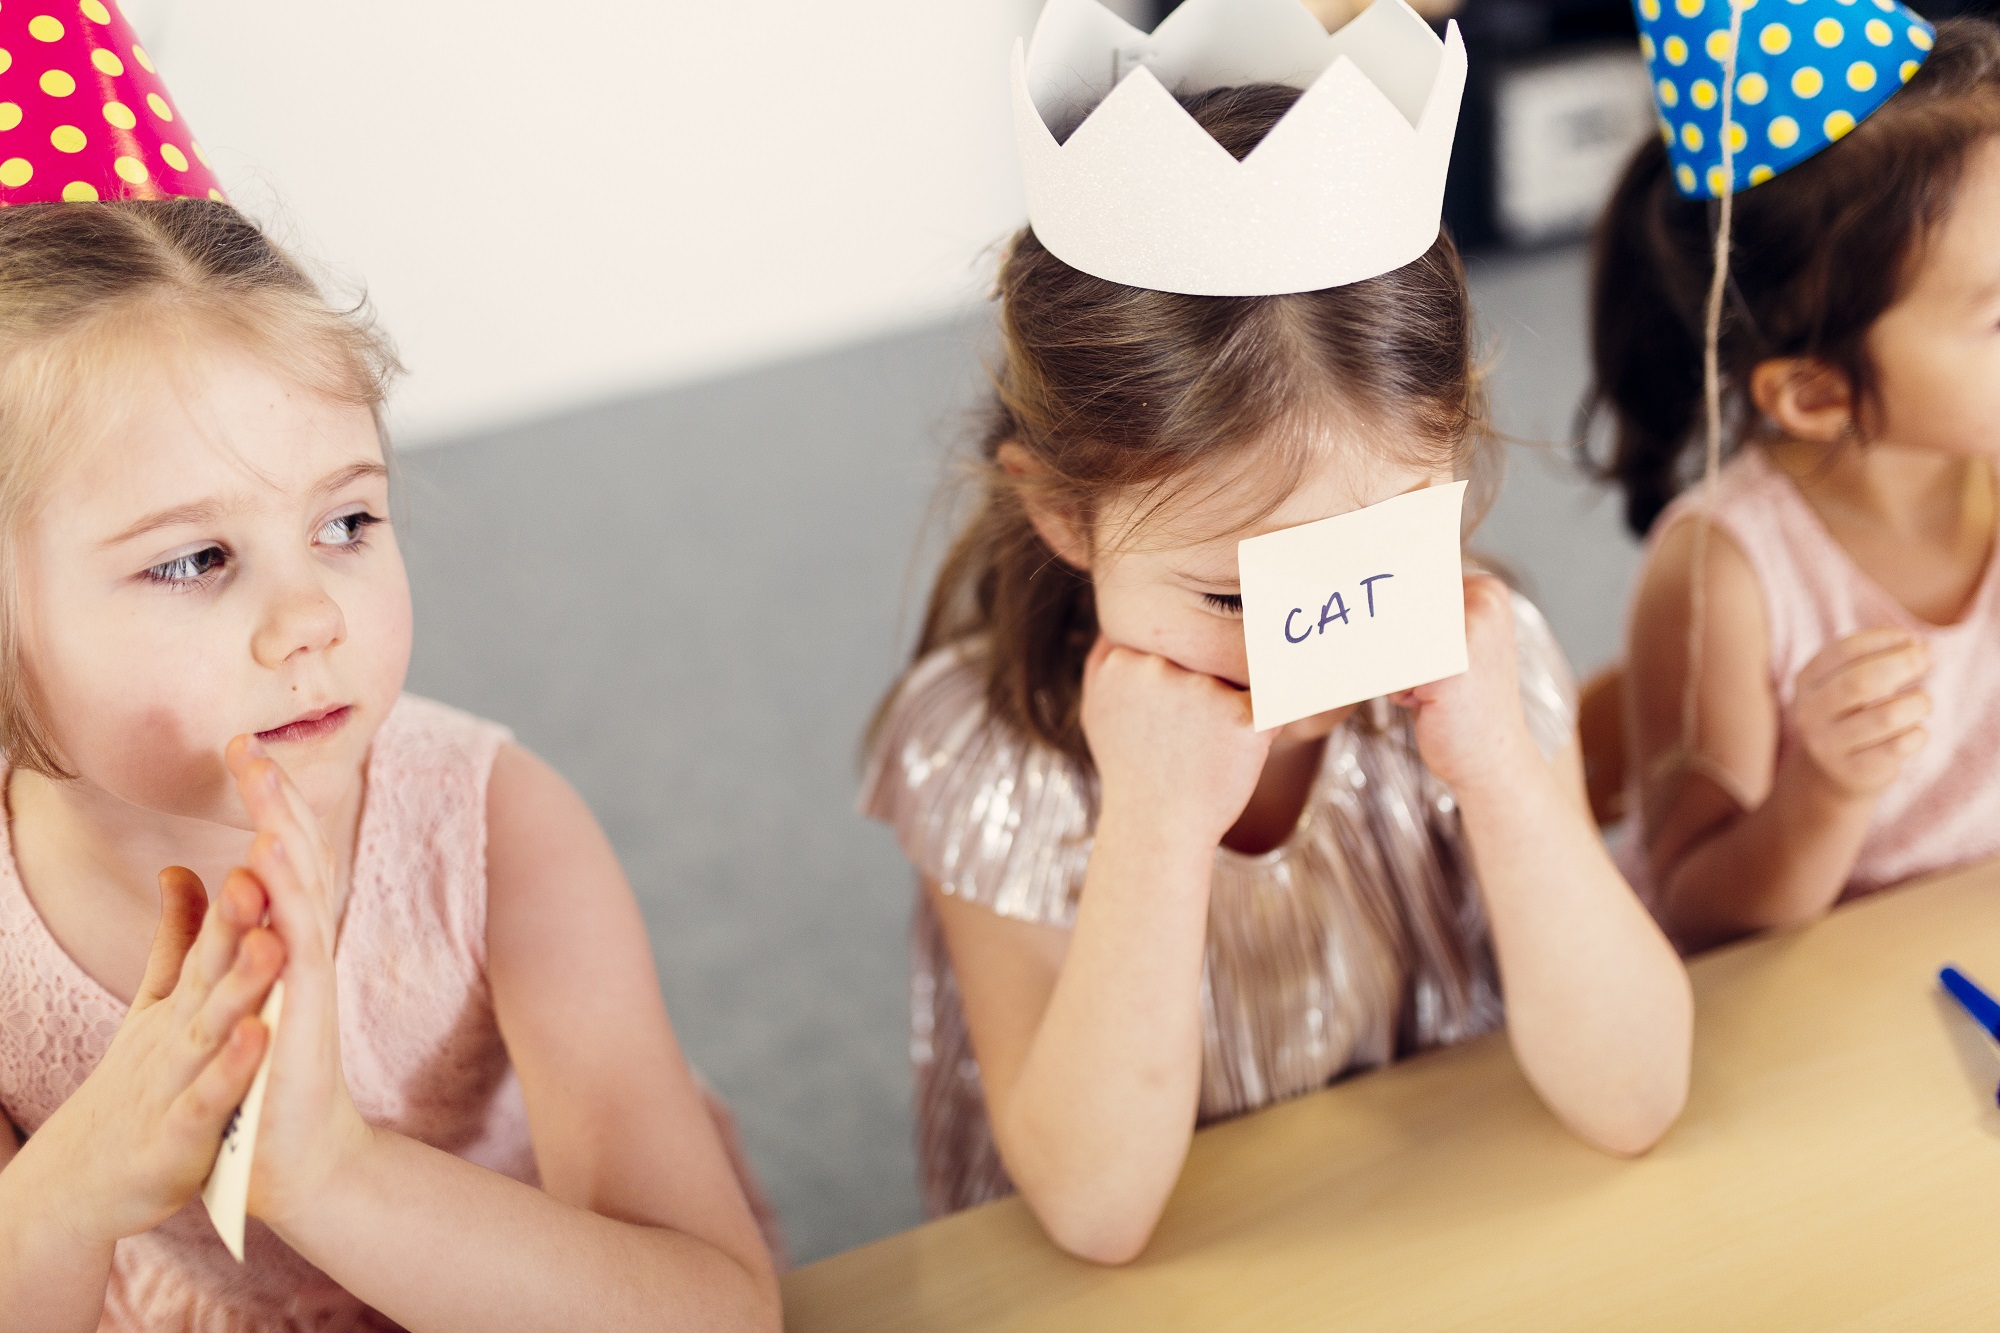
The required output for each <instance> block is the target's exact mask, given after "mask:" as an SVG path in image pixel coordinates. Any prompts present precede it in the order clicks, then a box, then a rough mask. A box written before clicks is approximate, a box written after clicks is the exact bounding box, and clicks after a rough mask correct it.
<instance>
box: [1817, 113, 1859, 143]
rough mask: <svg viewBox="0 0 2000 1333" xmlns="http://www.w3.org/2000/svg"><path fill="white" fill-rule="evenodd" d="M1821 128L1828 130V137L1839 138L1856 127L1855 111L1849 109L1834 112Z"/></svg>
mask: <svg viewBox="0 0 2000 1333" xmlns="http://www.w3.org/2000/svg"><path fill="white" fill-rule="evenodd" d="M1820 128H1821V129H1823V130H1825V131H1826V137H1827V138H1828V139H1829V140H1833V139H1838V138H1839V137H1840V136H1841V135H1843V134H1845V133H1847V132H1848V131H1849V130H1851V129H1853V128H1854V116H1853V113H1851V112H1847V111H1835V112H1832V113H1830V114H1829V115H1828V116H1827V118H1826V120H1825V121H1824V122H1823V123H1822V124H1821V126H1820Z"/></svg>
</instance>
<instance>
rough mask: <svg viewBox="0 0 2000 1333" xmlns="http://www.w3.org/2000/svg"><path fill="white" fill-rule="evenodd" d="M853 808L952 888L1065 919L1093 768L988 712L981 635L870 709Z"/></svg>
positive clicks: (1027, 915) (1018, 912)
mask: <svg viewBox="0 0 2000 1333" xmlns="http://www.w3.org/2000/svg"><path fill="white" fill-rule="evenodd" d="M860 806H861V810H862V812H863V813H864V814H867V815H869V816H870V817H872V818H875V819H879V820H881V821H883V822H884V823H886V824H888V825H889V826H890V827H891V828H892V829H893V830H894V831H895V834H896V840H897V842H898V844H899V845H900V846H901V847H902V850H903V853H904V855H905V856H906V857H908V858H909V860H910V863H911V864H912V865H913V866H915V867H916V869H917V871H918V872H919V873H920V874H922V875H923V876H924V877H925V878H927V879H929V880H931V881H932V882H934V883H935V884H937V885H938V887H939V889H940V890H941V891H942V892H944V893H946V894H949V895H951V896H953V897H957V898H963V899H965V900H967V901H970V902H977V903H981V904H983V905H985V906H988V907H991V908H992V909H993V910H995V911H997V912H999V913H1000V914H1001V915H1003V916H1010V917H1016V918H1019V919H1022V920H1030V921H1042V922H1051V923H1057V924H1067V923H1068V922H1069V921H1070V920H1071V918H1072V915H1073V912H1074V896H1075V892H1076V890H1078V889H1079V888H1081V886H1082V882H1083V869H1084V866H1085V865H1086V864H1087V863H1088V861H1089V854H1090V834H1091V828H1092V825H1093V823H1094V821H1095V806H1096V779H1095V777H1094V775H1093V774H1092V773H1091V772H1090V771H1089V770H1088V769H1087V768H1086V767H1084V766H1083V765H1080V764H1078V763H1076V762H1075V761H1074V760H1072V759H1070V758H1069V757H1068V756H1066V755H1064V754H1061V753H1059V752H1058V751H1056V750H1054V749H1052V748H1051V747H1049V746H1047V745H1043V744H1041V743H1039V742H1037V741H1035V740H1034V739H1032V738H1030V737H1028V736H1024V735H1022V734H1021V733H1020V732H1018V731H1017V730H1016V729H1014V728H1013V727H1010V726H1007V725H1005V724H1004V723H1001V722H999V721H998V720H996V719H995V718H993V716H992V715H991V712H990V710H989V709H988V707H987V702H986V672H985V659H984V656H983V646H982V645H981V644H980V643H979V642H977V641H973V642H969V643H964V644H958V645H954V646H952V647H948V648H943V649H940V650H938V651H937V652H934V653H932V654H930V655H929V656H927V657H925V658H924V659H922V660H921V661H919V662H918V663H917V664H916V665H915V666H913V667H912V668H911V669H910V671H909V673H908V674H907V675H906V676H905V677H904V678H903V681H902V683H901V684H900V685H898V686H897V688H896V690H895V692H894V693H893V694H892V695H891V696H890V699H889V702H888V703H887V705H886V706H885V707H884V709H883V711H882V715H881V717H880V718H879V720H878V722H877V725H876V728H875V732H874V735H873V737H872V739H871V743H870V746H869V754H868V761H867V769H866V774H865V776H864V778H863V780H862V790H861V800H860Z"/></svg>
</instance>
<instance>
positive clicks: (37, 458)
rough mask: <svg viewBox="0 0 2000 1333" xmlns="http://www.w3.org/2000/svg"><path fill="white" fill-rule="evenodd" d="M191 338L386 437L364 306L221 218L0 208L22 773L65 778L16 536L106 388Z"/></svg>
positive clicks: (7, 631) (1, 599)
mask: <svg viewBox="0 0 2000 1333" xmlns="http://www.w3.org/2000/svg"><path fill="white" fill-rule="evenodd" d="M197 334H203V335H207V336H209V337H211V338H214V337H220V338H223V339H226V340H228V341H231V342H234V343H236V344H237V345H240V346H243V347H245V348H247V349H249V350H251V351H253V352H254V353H255V354H257V355H258V356H259V357H260V358H261V359H263V360H264V361H266V362H267V363H268V364H269V365H271V367H272V368H273V369H274V370H276V371H277V372H278V373H279V374H281V375H283V376H285V377H286V378H288V379H291V380H293V381H294V382H296V383H298V384H300V385H302V386H305V387H307V388H310V389H312V390H314V391H315V392H317V393H320V394H322V395H325V396H327V397H329V398H331V399H333V400H334V401H336V402H341V403H347V404H352V405H355V406H363V407H367V408H369V409H370V410H371V411H373V412H374V413H375V414H376V420H377V427H378V429H379V427H380V421H381V405H382V402H383V398H384V396H385V395H386V393H387V390H388V385H389V381H390V379H391V378H392V377H393V376H394V374H395V373H396V372H397V370H399V369H400V367H399V366H398V365H397V363H396V358H395V354H394V352H393V351H392V350H391V348H390V346H389V344H388V342H387V340H386V339H385V338H384V337H383V336H382V335H381V333H380V332H379V331H378V330H377V329H376V327H375V325H374V323H373V321H372V319H371V318H370V317H369V315H368V312H367V310H366V307H365V306H357V307H355V308H353V309H348V310H341V309H338V308H336V307H334V306H332V305H330V304H329V303H328V302H327V300H326V298H325V297H324V296H323V295H322V294H321V292H320V289H319V288H318V287H317V286H316V285H315V284H314V282H313V281H312V279H311V278H309V277H308V276H307V275H306V273H305V271H304V270H303V269H302V268H301V267H300V266H299V264H298V263H297V262H296V261H294V260H293V259H292V258H291V257H290V256H288V255H287V254H286V253H285V252H284V251H283V250H282V249H280V248H279V247H278V246H277V245H276V244H275V243H274V242H273V241H272V240H271V239H270V238H269V237H267V236H266V235H265V234H264V233H263V232H262V231H261V230H260V229H259V228H258V227H257V225H256V224H255V223H253V222H251V221H250V220H249V219H248V218H245V217H244V216H243V215H242V214H241V213H238V212H237V211H236V210H235V209H234V208H231V207H230V206H229V205H227V204H222V203H214V202H211V201H208V200H193V199H173V200H159V201H145V202H127V203H103V204H67V203H65V204H31V205H25V206H21V207H15V208H0V751H4V752H5V754H6V756H7V760H8V762H9V763H11V764H13V765H15V766H17V767H20V768H25V769H31V770H33V771H35V772H38V773H44V774H47V775H49V776H51V777H58V778H61V777H68V776H71V775H70V774H69V773H68V772H67V771H66V770H65V769H64V767H63V764H62V762H61V760H60V758H59V756H58V755H57V753H56V750H55V747H54V743H53V739H52V737H51V735H50V733H49V730H48V728H47V726H46V724H45V723H44V722H43V720H42V719H41V717H40V716H39V714H38V712H37V706H36V703H37V700H36V695H37V691H36V689H35V686H34V673H33V670H32V664H31V663H29V662H27V661H26V660H25V657H24V654H23V651H22V641H21V632H20V617H19V607H18V604H17V591H16V588H15V568H16V564H15V562H16V558H17V556H16V550H15V547H16V542H17V538H18V534H19V533H20V531H21V529H22V526H23V525H24V524H25V523H26V522H28V521H29V520H30V519H32V517H33V516H34V514H35V511H36V508H37V505H38V504H39V501H40V495H41V492H42V490H43V489H44V488H45V486H46V485H47V483H48V480H49V478H50V477H51V476H52V475H53V473H54V472H55V470H56V469H57V468H58V467H59V466H60V464H61V462H62V460H63V459H64V458H65V457H67V456H68V454H69V453H70V451H72V450H73V449H75V448H76V447H78V444H79V442H80V441H83V440H86V439H87V438H89V435H90V433H91V432H92V431H94V430H95V431H102V430H103V429H104V427H105V425H106V424H107V423H106V418H107V417H108V416H109V415H110V414H109V413H107V412H106V410H105V406H106V403H107V401H108V400H111V399H112V398H114V397H115V394H114V393H113V391H112V390H110V389H108V388H107V387H106V386H108V385H110V384H112V383H114V382H115V380H116V376H117V374H118V373H119V372H120V371H121V370H123V369H125V368H127V367H129V366H130V365H131V364H132V363H133V361H134V360H135V359H138V358H153V359H159V358H161V357H166V358H174V357H183V358H184V357H186V356H187V355H188V354H189V352H190V349H191V348H192V346H193V344H194V341H195V335H197ZM385 447H386V446H385Z"/></svg>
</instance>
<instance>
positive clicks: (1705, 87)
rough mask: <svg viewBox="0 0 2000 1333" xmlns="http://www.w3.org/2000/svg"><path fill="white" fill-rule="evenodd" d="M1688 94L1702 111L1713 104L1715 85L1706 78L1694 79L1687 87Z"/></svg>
mask: <svg viewBox="0 0 2000 1333" xmlns="http://www.w3.org/2000/svg"><path fill="white" fill-rule="evenodd" d="M1688 96H1689V97H1690V98H1692V99H1693V101H1694V104H1695V105H1696V106H1698V107H1700V108H1701V109H1702V110H1703V111H1706V110H1708V109H1709V108H1710V107H1712V106H1714V105H1715V85H1714V84H1712V83H1710V82H1709V81H1708V80H1707V79H1696V80H1695V81H1694V83H1693V84H1692V85H1691V86H1690V87H1689V88H1688Z"/></svg>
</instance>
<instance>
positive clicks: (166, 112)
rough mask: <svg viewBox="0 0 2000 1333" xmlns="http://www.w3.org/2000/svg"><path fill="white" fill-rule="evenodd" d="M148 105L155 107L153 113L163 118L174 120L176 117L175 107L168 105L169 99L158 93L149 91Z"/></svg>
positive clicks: (147, 96) (147, 95)
mask: <svg viewBox="0 0 2000 1333" xmlns="http://www.w3.org/2000/svg"><path fill="white" fill-rule="evenodd" d="M146 105H147V106H149V107H151V108H153V114H154V115H156V116H158V117H159V118H160V119H161V120H172V119H173V118H174V109H173V108H172V107H170V106H168V105H167V99H166V98H164V97H162V96H160V95H159V94H158V93H147V94H146Z"/></svg>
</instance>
